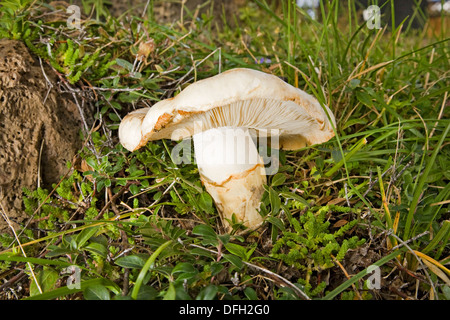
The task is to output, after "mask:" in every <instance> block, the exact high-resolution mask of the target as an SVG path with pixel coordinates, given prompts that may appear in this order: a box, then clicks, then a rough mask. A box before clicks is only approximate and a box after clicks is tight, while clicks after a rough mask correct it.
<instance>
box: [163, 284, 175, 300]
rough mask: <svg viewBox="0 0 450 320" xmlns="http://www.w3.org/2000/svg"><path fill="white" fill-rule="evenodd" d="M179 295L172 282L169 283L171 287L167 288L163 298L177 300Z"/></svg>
mask: <svg viewBox="0 0 450 320" xmlns="http://www.w3.org/2000/svg"><path fill="white" fill-rule="evenodd" d="M176 297H177V291H176V290H175V286H174V285H173V283H172V282H171V283H170V284H169V288H168V289H167V291H166V293H165V294H164V298H163V300H175V298H176Z"/></svg>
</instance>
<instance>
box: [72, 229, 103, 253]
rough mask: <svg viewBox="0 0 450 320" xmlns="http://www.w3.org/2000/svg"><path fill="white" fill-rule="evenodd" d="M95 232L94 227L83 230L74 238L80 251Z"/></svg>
mask: <svg viewBox="0 0 450 320" xmlns="http://www.w3.org/2000/svg"><path fill="white" fill-rule="evenodd" d="M97 231H98V229H97V228H94V227H90V228H86V229H83V230H82V231H81V232H80V233H79V234H78V235H77V237H76V243H77V248H78V249H80V248H81V247H82V246H83V245H84V244H85V243H86V242H87V241H88V240H89V239H90V238H91V237H93V236H94V234H95V233H97Z"/></svg>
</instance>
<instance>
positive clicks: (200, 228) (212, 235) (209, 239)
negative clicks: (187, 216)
mask: <svg viewBox="0 0 450 320" xmlns="http://www.w3.org/2000/svg"><path fill="white" fill-rule="evenodd" d="M192 234H195V235H198V236H202V237H203V238H204V239H205V240H206V241H204V242H203V243H204V244H206V243H207V244H212V245H215V244H217V242H218V241H217V234H216V232H215V231H214V229H213V228H211V227H210V226H208V225H206V224H199V225H196V226H195V227H194V229H192Z"/></svg>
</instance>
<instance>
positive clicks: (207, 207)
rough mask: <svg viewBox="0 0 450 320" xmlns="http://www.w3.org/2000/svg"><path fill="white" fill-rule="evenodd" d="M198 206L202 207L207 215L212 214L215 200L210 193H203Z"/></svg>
mask: <svg viewBox="0 0 450 320" xmlns="http://www.w3.org/2000/svg"><path fill="white" fill-rule="evenodd" d="M198 205H199V206H200V209H202V210H203V211H205V212H207V213H212V212H213V211H214V209H213V200H212V198H211V196H210V195H209V193H207V192H202V193H201V194H200V196H199V199H198Z"/></svg>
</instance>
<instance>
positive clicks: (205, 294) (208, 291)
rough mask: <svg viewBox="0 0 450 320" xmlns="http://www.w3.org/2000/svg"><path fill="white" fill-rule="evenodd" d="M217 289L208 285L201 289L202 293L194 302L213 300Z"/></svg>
mask: <svg viewBox="0 0 450 320" xmlns="http://www.w3.org/2000/svg"><path fill="white" fill-rule="evenodd" d="M218 290H219V289H218V288H217V286H215V285H213V284H210V285H209V286H207V287H206V288H203V289H202V291H200V293H199V294H198V295H197V297H196V298H195V300H213V299H214V298H215V296H216V295H217V291H218Z"/></svg>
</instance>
